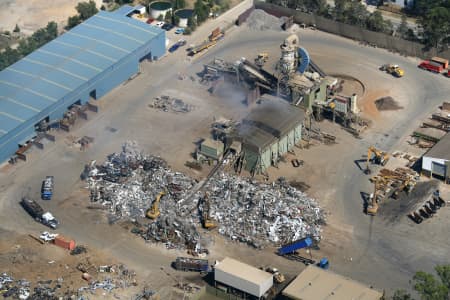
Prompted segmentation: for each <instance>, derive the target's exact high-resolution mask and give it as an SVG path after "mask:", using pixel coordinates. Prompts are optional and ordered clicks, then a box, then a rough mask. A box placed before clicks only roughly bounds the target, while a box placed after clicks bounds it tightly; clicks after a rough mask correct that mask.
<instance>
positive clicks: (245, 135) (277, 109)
mask: <svg viewBox="0 0 450 300" xmlns="http://www.w3.org/2000/svg"><path fill="white" fill-rule="evenodd" d="M258 102H259V104H258V105H257V106H256V108H255V109H253V110H252V112H250V114H249V115H247V117H245V118H244V120H243V121H242V124H241V125H240V126H238V128H237V135H238V137H239V139H240V140H241V141H242V156H243V161H244V163H243V164H244V168H245V169H246V170H247V171H249V172H251V173H253V174H260V173H263V172H265V170H266V169H267V168H268V167H270V166H271V165H276V164H277V162H278V161H279V159H280V158H281V157H282V156H283V155H284V154H286V153H287V152H288V151H291V150H292V149H293V148H294V146H295V145H296V144H297V143H299V142H300V140H301V138H302V126H303V121H304V118H305V113H304V111H303V110H302V109H300V108H298V107H296V106H293V105H291V104H289V103H287V102H286V101H284V100H282V99H279V98H276V97H272V96H268V95H264V96H262V97H261V99H260V100H259V101H258Z"/></svg>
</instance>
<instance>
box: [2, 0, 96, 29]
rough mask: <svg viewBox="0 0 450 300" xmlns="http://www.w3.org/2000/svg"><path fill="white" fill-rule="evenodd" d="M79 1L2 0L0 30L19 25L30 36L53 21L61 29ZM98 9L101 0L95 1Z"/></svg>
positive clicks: (74, 11)
mask: <svg viewBox="0 0 450 300" xmlns="http://www.w3.org/2000/svg"><path fill="white" fill-rule="evenodd" d="M78 2H80V1H79V0H53V1H42V0H2V1H0V20H1V21H0V30H9V31H12V30H13V29H14V27H15V26H16V24H17V25H19V27H20V30H21V31H22V32H23V33H25V34H32V33H33V32H34V31H36V30H37V29H39V28H42V27H45V26H46V25H47V23H48V22H50V21H55V22H56V23H57V24H58V28H59V29H62V28H63V27H64V25H65V23H66V22H67V18H68V17H70V16H73V15H75V14H76V13H77V12H76V10H75V6H76V5H77V3H78ZM95 3H96V4H97V8H100V6H101V4H102V0H95Z"/></svg>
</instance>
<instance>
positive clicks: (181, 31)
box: [175, 27, 184, 34]
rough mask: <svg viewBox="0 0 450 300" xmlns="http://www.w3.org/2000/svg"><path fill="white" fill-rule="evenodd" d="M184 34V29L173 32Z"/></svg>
mask: <svg viewBox="0 0 450 300" xmlns="http://www.w3.org/2000/svg"><path fill="white" fill-rule="evenodd" d="M183 33H184V28H182V27H179V28H177V29H176V30H175V34H183Z"/></svg>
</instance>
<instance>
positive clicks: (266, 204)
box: [86, 142, 325, 249]
mask: <svg viewBox="0 0 450 300" xmlns="http://www.w3.org/2000/svg"><path fill="white" fill-rule="evenodd" d="M86 173H87V181H88V184H89V190H90V192H91V201H94V202H99V203H101V204H102V205H104V206H106V207H108V208H109V211H110V212H111V214H112V215H113V216H114V217H115V218H117V219H124V218H125V219H132V220H136V218H139V217H144V216H145V213H146V210H147V209H148V208H149V207H150V206H151V205H152V202H153V201H154V200H155V198H156V197H157V195H158V194H159V193H160V192H162V191H165V192H166V195H165V196H164V197H162V198H161V202H160V203H159V211H160V215H159V217H158V218H157V219H156V220H155V221H153V222H151V223H150V224H148V225H147V227H141V228H137V229H135V230H134V233H136V234H139V235H141V236H142V237H143V238H145V239H147V240H153V241H160V242H164V243H166V245H167V246H168V247H180V248H183V247H186V246H187V247H188V248H190V249H194V248H195V249H198V248H199V247H200V244H201V241H202V236H201V235H200V233H199V231H198V228H199V227H200V226H199V224H200V221H201V205H199V204H201V203H202V201H201V200H202V197H204V195H205V194H204V192H203V191H202V189H201V188H199V186H200V184H197V182H196V181H195V180H193V179H191V178H189V177H188V176H186V175H184V174H182V173H178V172H174V171H173V170H171V169H170V168H169V167H168V165H167V163H166V162H165V161H164V160H163V159H161V158H159V157H155V156H151V155H144V154H142V153H141V152H140V151H139V150H138V148H137V145H136V143H134V142H127V143H125V144H124V145H123V147H122V152H121V153H118V154H112V155H110V156H108V159H107V161H106V162H104V163H103V164H101V165H98V164H96V163H95V162H93V163H91V165H90V166H87V168H86ZM202 188H203V189H204V190H205V192H206V193H208V194H209V197H210V202H211V204H210V215H211V218H212V219H214V220H215V221H217V223H218V231H219V233H220V234H222V235H224V236H227V237H228V238H230V239H232V240H237V241H240V242H243V243H247V244H249V245H252V246H254V247H257V248H259V247H264V246H267V245H270V244H282V243H286V242H290V241H294V240H297V239H300V238H303V237H306V236H312V237H314V238H316V239H317V240H319V239H320V231H321V227H320V226H321V225H322V224H324V222H325V216H324V214H323V211H322V210H321V209H320V207H319V206H318V204H317V203H316V201H315V200H313V199H311V198H309V197H308V196H307V195H306V194H304V193H302V192H301V191H298V190H297V189H295V188H293V187H291V186H290V185H289V184H288V183H287V182H286V181H285V180H283V179H281V180H278V181H277V182H274V183H259V182H256V181H253V180H251V179H247V178H241V177H238V176H233V175H228V174H225V173H220V174H216V175H215V176H213V177H212V178H210V179H209V181H208V182H207V184H206V185H205V186H202Z"/></svg>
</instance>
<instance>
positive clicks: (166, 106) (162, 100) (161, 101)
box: [149, 96, 193, 113]
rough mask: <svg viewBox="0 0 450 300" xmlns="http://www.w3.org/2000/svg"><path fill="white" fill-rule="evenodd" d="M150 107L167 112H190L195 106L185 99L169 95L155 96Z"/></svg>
mask: <svg viewBox="0 0 450 300" xmlns="http://www.w3.org/2000/svg"><path fill="white" fill-rule="evenodd" d="M149 107H151V108H156V109H159V110H162V111H165V112H179V113H187V112H190V111H191V110H192V109H193V107H192V105H189V104H187V103H185V102H184V101H183V100H181V99H178V98H171V97H169V96H161V97H155V98H154V99H153V101H152V103H150V104H149Z"/></svg>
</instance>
